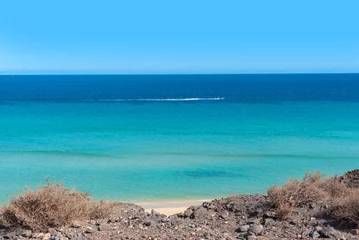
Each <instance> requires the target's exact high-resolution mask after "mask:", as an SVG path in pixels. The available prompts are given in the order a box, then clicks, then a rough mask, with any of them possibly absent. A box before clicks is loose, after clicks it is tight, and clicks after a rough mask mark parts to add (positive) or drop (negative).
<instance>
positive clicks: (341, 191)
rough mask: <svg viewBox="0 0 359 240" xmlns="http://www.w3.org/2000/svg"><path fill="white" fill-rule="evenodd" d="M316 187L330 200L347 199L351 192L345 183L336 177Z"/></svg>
mask: <svg viewBox="0 0 359 240" xmlns="http://www.w3.org/2000/svg"><path fill="white" fill-rule="evenodd" d="M318 187H319V188H321V189H323V190H324V191H325V192H326V193H327V194H328V198H329V199H331V200H335V199H338V198H344V197H347V196H349V195H350V194H351V193H352V191H353V190H352V189H351V188H349V187H348V186H347V185H346V184H345V183H343V182H341V181H340V180H339V178H338V177H333V178H328V179H326V180H323V181H321V182H320V183H319V185H318Z"/></svg>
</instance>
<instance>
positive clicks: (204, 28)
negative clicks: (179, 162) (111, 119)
mask: <svg viewBox="0 0 359 240" xmlns="http://www.w3.org/2000/svg"><path fill="white" fill-rule="evenodd" d="M358 11H359V1H358V0H342V1H338V0H293V1H289V0H270V1H269V0H250V1H248V0H247V1H245V0H222V1H218V0H217V1H212V0H180V1H176V0H172V1H170V0H131V1H120V0H101V1H100V0H97V1H93V0H76V1H74V0H61V1H60V0H57V1H55V0H54V1H49V0H31V1H30V0H10V1H2V2H1V4H0V73H2V74H22V73H25V74H28V73H35V74H41V73H44V74H47V73H51V74H53V73H55V74H57V73H58V74H67V73H89V74H91V73H108V74H121V73H124V74H128V73H139V74H146V73H287V72H291V73H296V72H297V73H303V72H359V14H358Z"/></svg>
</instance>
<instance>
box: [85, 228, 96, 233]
mask: <svg viewBox="0 0 359 240" xmlns="http://www.w3.org/2000/svg"><path fill="white" fill-rule="evenodd" d="M93 232H94V229H93V228H92V227H87V228H86V230H85V233H93Z"/></svg>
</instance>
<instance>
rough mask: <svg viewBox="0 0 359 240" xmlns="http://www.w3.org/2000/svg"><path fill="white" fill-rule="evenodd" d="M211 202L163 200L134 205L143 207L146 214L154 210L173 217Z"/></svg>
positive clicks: (203, 200)
mask: <svg viewBox="0 0 359 240" xmlns="http://www.w3.org/2000/svg"><path fill="white" fill-rule="evenodd" d="M207 201H210V200H207V199H199V200H163V201H161V200H160V201H148V202H135V203H134V204H136V205H139V206H141V207H142V208H144V209H145V211H146V212H148V213H151V211H152V210H154V211H156V212H159V213H161V214H165V215H173V214H176V213H180V212H184V211H185V210H186V209H187V208H189V207H191V206H200V205H202V203H203V202H207Z"/></svg>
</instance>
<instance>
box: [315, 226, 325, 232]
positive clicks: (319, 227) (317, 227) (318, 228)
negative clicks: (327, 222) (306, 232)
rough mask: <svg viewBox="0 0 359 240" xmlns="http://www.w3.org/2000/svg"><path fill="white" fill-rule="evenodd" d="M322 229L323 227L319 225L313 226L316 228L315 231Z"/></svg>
mask: <svg viewBox="0 0 359 240" xmlns="http://www.w3.org/2000/svg"><path fill="white" fill-rule="evenodd" d="M322 229H323V228H322V227H321V226H316V227H315V230H316V231H320V230H322Z"/></svg>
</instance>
